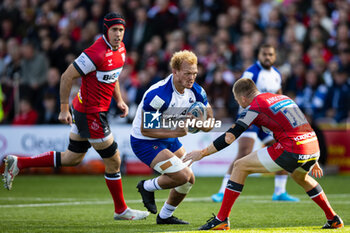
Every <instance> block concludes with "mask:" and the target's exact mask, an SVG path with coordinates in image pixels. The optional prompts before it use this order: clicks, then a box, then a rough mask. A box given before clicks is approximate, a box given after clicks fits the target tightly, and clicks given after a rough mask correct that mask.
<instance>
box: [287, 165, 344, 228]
mask: <svg viewBox="0 0 350 233" xmlns="http://www.w3.org/2000/svg"><path fill="white" fill-rule="evenodd" d="M312 164H314V161H313V162H310V163H309V164H305V165H306V166H305V165H304V166H302V167H299V168H297V169H295V170H294V172H293V173H292V174H291V176H292V178H293V179H294V180H295V182H297V183H298V184H299V185H300V186H301V187H303V189H304V190H305V192H306V193H307V194H308V195H309V197H310V198H311V199H312V200H313V201H314V202H315V203H316V204H317V205H318V206H319V207H320V208H321V209H322V210H323V212H324V213H325V215H326V218H327V223H326V224H325V225H324V226H323V228H341V227H343V226H344V223H343V221H342V220H341V218H340V217H339V216H338V215H337V214H336V213H335V212H334V210H333V209H332V207H331V205H330V203H329V202H328V199H327V196H326V194H325V193H324V192H323V189H322V187H321V185H320V184H319V183H318V182H317V181H316V180H315V179H314V178H312V177H311V176H309V175H308V171H309V169H310V168H311V167H312V166H313V165H312Z"/></svg>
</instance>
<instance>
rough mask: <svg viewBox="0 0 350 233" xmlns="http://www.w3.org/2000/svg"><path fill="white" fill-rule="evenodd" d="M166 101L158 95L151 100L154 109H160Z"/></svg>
mask: <svg viewBox="0 0 350 233" xmlns="http://www.w3.org/2000/svg"><path fill="white" fill-rule="evenodd" d="M164 103H165V101H164V100H163V99H162V98H160V97H159V96H158V95H156V96H155V97H154V98H153V99H152V101H151V103H150V104H149V105H150V106H151V107H152V108H154V109H157V110H158V109H160V108H161V107H162V106H163V104H164Z"/></svg>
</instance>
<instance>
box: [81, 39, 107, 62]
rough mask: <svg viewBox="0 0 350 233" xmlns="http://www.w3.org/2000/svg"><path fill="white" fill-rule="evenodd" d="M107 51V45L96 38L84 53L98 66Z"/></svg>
mask: <svg viewBox="0 0 350 233" xmlns="http://www.w3.org/2000/svg"><path fill="white" fill-rule="evenodd" d="M107 50H108V45H107V44H106V42H105V41H104V40H103V38H102V37H100V38H98V39H97V40H96V41H95V43H93V44H92V45H91V46H90V47H89V48H87V49H85V50H84V53H85V54H86V55H87V56H88V57H89V58H90V59H91V60H92V61H93V62H94V63H95V64H99V63H100V62H102V61H103V58H104V57H105V54H106V52H107Z"/></svg>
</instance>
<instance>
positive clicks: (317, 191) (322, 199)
mask: <svg viewBox="0 0 350 233" xmlns="http://www.w3.org/2000/svg"><path fill="white" fill-rule="evenodd" d="M306 193H307V195H309V196H310V198H311V199H312V200H313V201H314V202H316V204H317V205H318V206H319V207H321V209H322V210H323V211H324V213H325V214H326V218H327V219H328V220H332V219H333V218H334V216H335V215H336V213H335V212H334V210H333V209H332V207H331V205H330V204H329V202H328V199H327V196H326V194H325V193H324V192H323V189H322V187H321V185H320V184H317V185H316V186H315V187H314V188H313V189H311V190H310V191H308V192H306Z"/></svg>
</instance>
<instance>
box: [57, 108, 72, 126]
mask: <svg viewBox="0 0 350 233" xmlns="http://www.w3.org/2000/svg"><path fill="white" fill-rule="evenodd" d="M58 120H59V121H60V122H62V123H63V124H69V125H71V124H72V115H71V114H70V112H69V111H61V112H60V114H59V115H58Z"/></svg>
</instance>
